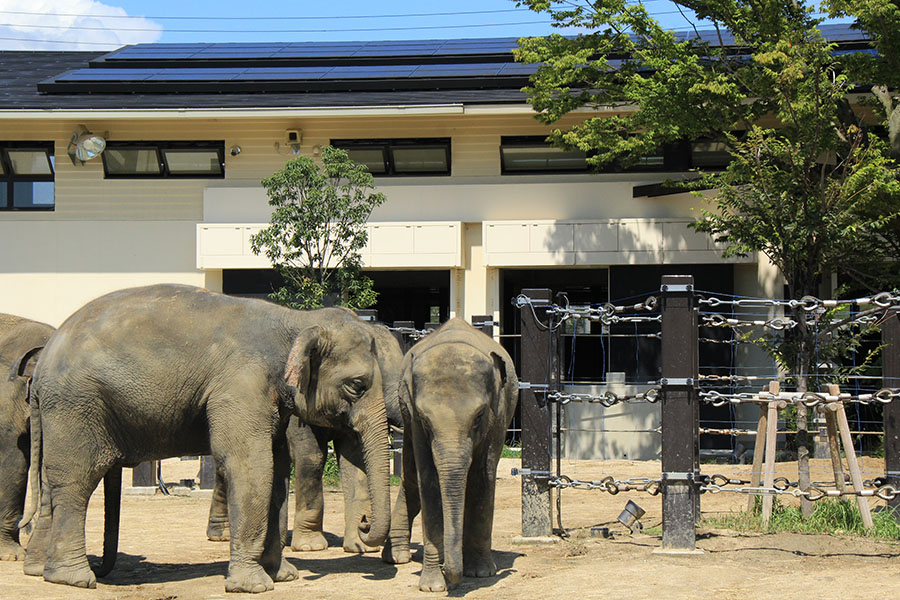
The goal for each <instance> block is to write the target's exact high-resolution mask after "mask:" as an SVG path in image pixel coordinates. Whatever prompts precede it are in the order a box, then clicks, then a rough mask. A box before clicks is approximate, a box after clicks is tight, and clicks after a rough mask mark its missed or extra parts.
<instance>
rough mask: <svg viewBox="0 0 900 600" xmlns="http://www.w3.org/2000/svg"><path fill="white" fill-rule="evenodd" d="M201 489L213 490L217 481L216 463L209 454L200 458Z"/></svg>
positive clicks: (199, 475)
mask: <svg viewBox="0 0 900 600" xmlns="http://www.w3.org/2000/svg"><path fill="white" fill-rule="evenodd" d="M198 477H199V478H200V489H201V490H211V489H213V486H214V485H215V481H216V461H215V460H213V457H212V456H210V455H209V454H206V455H204V456H201V457H200V473H199V474H198Z"/></svg>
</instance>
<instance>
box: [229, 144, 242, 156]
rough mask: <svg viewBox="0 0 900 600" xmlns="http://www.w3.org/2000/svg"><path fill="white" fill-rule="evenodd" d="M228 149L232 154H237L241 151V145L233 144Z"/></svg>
mask: <svg viewBox="0 0 900 600" xmlns="http://www.w3.org/2000/svg"><path fill="white" fill-rule="evenodd" d="M228 151H229V152H231V155H232V156H237V155H238V154H240V153H241V147H240V146H238V145H237V144H235V145H234V146H232V147H231V148H229V149H228Z"/></svg>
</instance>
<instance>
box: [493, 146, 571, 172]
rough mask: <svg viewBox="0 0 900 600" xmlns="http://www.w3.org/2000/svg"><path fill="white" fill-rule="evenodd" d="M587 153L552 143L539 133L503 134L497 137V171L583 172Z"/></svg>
mask: <svg viewBox="0 0 900 600" xmlns="http://www.w3.org/2000/svg"><path fill="white" fill-rule="evenodd" d="M587 170H588V164H587V153H586V152H584V151H582V150H564V149H563V148H557V147H555V146H551V145H550V143H549V142H547V141H546V140H545V138H544V137H542V136H515V137H514V136H503V137H502V138H500V172H501V173H503V174H505V175H506V174H509V175H512V174H518V173H584V172H587Z"/></svg>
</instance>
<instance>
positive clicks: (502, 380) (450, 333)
mask: <svg viewBox="0 0 900 600" xmlns="http://www.w3.org/2000/svg"><path fill="white" fill-rule="evenodd" d="M518 388H519V384H518V379H517V378H516V372H515V367H514V365H513V362H512V360H511V359H510V357H509V355H508V354H507V353H506V351H505V350H504V349H503V348H502V347H501V346H500V345H499V344H497V343H496V342H494V340H492V339H491V338H490V337H488V336H486V335H485V334H483V333H482V332H480V331H478V330H477V329H475V328H474V327H472V326H471V325H469V324H468V323H466V322H465V321H464V320H462V319H451V320H450V321H448V322H447V323H445V324H444V325H443V326H442V327H441V328H440V329H438V330H437V331H435V332H434V333H432V334H430V335H429V336H428V337H427V338H425V339H424V340H422V341H421V342H419V343H418V344H416V345H415V346H413V348H412V350H410V351H409V352H408V353H407V354H406V356H405V358H404V360H403V371H402V375H401V379H400V405H401V408H402V409H403V412H404V415H403V419H404V425H405V430H404V437H403V483H402V486H401V489H400V492H399V494H398V495H397V501H396V503H395V505H394V512H393V515H392V524H391V531H390V536H389V541H388V543H387V544H385V547H384V551H383V553H382V558H383V559H384V561H385V562H388V563H405V562H409V560H410V555H409V534H410V529H411V528H412V521H413V518H415V516H416V514H417V513H418V512H419V509H420V507H421V510H422V531H423V534H422V537H423V541H424V548H425V552H424V559H423V564H422V574H421V577H420V578H419V589H420V590H423V591H432V592H437V591H444V590H446V589H448V587H453V586H455V585H456V584H457V583H459V581H460V579H461V578H462V575H463V573H465V575H467V576H471V577H489V576H491V575H494V574H496V572H497V567H496V566H495V564H494V561H493V558H492V557H491V530H492V527H493V520H494V487H495V478H496V475H497V461H498V460H499V459H500V453H501V451H502V450H503V442H504V438H505V434H506V428H507V426H508V425H509V422H510V420H511V419H512V416H513V412H514V411H515V407H516V402H517V401H518ZM442 565H443V572H442V571H441V566H442Z"/></svg>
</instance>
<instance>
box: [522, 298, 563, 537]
mask: <svg viewBox="0 0 900 600" xmlns="http://www.w3.org/2000/svg"><path fill="white" fill-rule="evenodd" d="M522 294H523V295H525V296H527V297H529V298H531V300H532V302H533V308H534V312H532V310H531V309H532V307H527V306H526V307H523V308H522V309H521V310H520V311H519V320H520V323H521V332H522V350H521V357H522V358H521V371H522V372H521V376H520V381H525V382H528V383H531V384H532V385H535V384H545V383H546V384H552V382H553V375H554V371H555V369H554V368H553V365H552V364H551V362H550V361H551V357H555V356H556V352H554V351H553V348H552V346H553V341H554V340H555V338H554V337H552V336H551V335H550V333H549V332H548V331H547V327H548V325H549V318H548V315H547V311H546V309H544V308H543V307H544V306H549V305H550V301H551V300H550V299H551V298H552V295H551V292H550V290H548V289H523V290H522ZM535 316H537V319H538V320H539V321H540V323H538V322H536V321H535ZM548 352H549V356H548ZM519 394H520V396H519V402H520V407H521V410H522V469H523V470H524V471H525V473H526V474H524V475H522V536H523V537H547V536H549V535H551V534H552V533H553V530H552V526H551V514H550V511H551V508H550V506H551V505H550V486H549V485H548V483H547V481H548V479H547V476H548V474H549V472H550V405H549V403H548V402H547V395H546V391H542V390H535V389H534V388H531V389H527V388H526V389H521V388H520V391H519ZM529 471H530V472H531V473H529ZM535 473H537V474H538V475H537V476H536V475H535Z"/></svg>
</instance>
